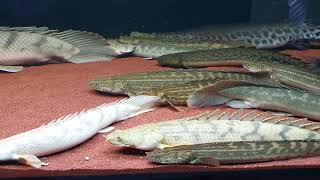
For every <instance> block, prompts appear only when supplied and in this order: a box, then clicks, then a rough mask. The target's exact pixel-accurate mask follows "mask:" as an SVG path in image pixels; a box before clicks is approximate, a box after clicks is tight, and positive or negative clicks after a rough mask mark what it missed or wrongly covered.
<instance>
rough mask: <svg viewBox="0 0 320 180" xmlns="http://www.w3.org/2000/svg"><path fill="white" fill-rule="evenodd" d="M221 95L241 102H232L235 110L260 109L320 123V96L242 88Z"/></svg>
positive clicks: (225, 91) (226, 91)
mask: <svg viewBox="0 0 320 180" xmlns="http://www.w3.org/2000/svg"><path fill="white" fill-rule="evenodd" d="M218 93H219V94H220V95H223V96H227V97H229V98H232V99H239V100H241V101H231V102H228V103H227V105H228V106H231V107H233V108H239V107H241V108H244V106H246V108H260V109H266V110H276V111H283V112H288V113H291V114H293V115H295V116H300V117H307V118H310V119H313V120H318V121H320V111H319V110H320V96H317V95H312V94H308V93H304V92H301V91H297V90H294V89H283V88H271V87H258V86H240V87H233V88H229V89H225V90H222V91H219V92H218Z"/></svg>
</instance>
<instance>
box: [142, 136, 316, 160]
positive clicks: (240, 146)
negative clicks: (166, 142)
mask: <svg viewBox="0 0 320 180" xmlns="http://www.w3.org/2000/svg"><path fill="white" fill-rule="evenodd" d="M146 154H147V157H148V159H149V160H150V161H152V162H155V163H160V164H195V165H196V164H201V165H210V166H219V165H222V164H241V163H254V162H264V161H272V160H284V159H291V158H297V157H304V156H310V155H313V156H315V155H319V154H320V141H318V140H312V141H304V140H302V141H301V140H296V141H244V142H215V143H205V144H197V145H186V146H177V147H168V148H165V149H163V150H154V151H152V152H147V153H146Z"/></svg>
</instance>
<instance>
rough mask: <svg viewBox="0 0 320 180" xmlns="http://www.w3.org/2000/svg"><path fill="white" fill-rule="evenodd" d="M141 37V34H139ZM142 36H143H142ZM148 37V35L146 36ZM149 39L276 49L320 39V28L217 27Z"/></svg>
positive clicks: (284, 25) (274, 25)
mask: <svg viewBox="0 0 320 180" xmlns="http://www.w3.org/2000/svg"><path fill="white" fill-rule="evenodd" d="M138 35H139V34H138ZM140 36H141V35H140ZM144 36H146V35H144ZM148 36H149V37H150V36H151V37H166V38H177V37H179V38H183V39H194V40H222V41H238V42H240V43H245V44H251V45H252V46H254V47H256V48H259V49H266V48H276V47H281V46H283V45H286V44H288V43H289V42H293V41H296V40H301V39H308V40H313V39H320V27H319V26H317V25H309V24H307V23H303V24H301V25H299V26H294V25H291V24H290V23H270V24H234V25H232V24H231V25H220V26H219V25H216V26H210V27H204V28H198V29H193V30H189V31H184V32H176V33H168V34H149V35H148Z"/></svg>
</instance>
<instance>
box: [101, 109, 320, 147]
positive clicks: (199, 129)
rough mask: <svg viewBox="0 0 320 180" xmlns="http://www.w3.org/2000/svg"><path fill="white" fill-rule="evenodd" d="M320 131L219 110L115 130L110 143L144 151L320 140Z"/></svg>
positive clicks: (308, 124)
mask: <svg viewBox="0 0 320 180" xmlns="http://www.w3.org/2000/svg"><path fill="white" fill-rule="evenodd" d="M319 127H320V123H316V122H312V121H308V120H306V119H298V118H294V117H284V116H276V115H270V114H268V113H264V112H258V111H249V113H244V112H243V111H241V110H240V111H235V112H226V111H224V110H219V109H218V110H216V111H213V112H212V113H205V114H202V115H199V116H195V117H189V118H184V119H179V120H172V121H165V122H160V123H151V124H145V125H142V126H137V127H134V128H130V129H127V130H116V131H114V132H113V133H111V134H109V135H108V136H107V140H108V141H109V142H111V143H112V144H115V145H122V146H129V147H134V148H137V149H145V150H152V149H156V148H163V147H167V146H178V145H192V144H202V143H210V142H230V141H261V140H263V141H278V140H315V139H316V140H319V138H320V134H319V132H320V128H319Z"/></svg>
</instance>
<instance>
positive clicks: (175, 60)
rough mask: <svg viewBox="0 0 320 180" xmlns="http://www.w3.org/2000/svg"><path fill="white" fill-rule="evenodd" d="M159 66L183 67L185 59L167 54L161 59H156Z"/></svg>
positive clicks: (177, 55)
mask: <svg viewBox="0 0 320 180" xmlns="http://www.w3.org/2000/svg"><path fill="white" fill-rule="evenodd" d="M155 59H156V60H157V61H158V63H159V65H161V66H168V67H181V66H183V64H182V59H183V57H182V56H180V55H179V54H178V53H177V54H167V55H163V56H160V57H157V58H155Z"/></svg>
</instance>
